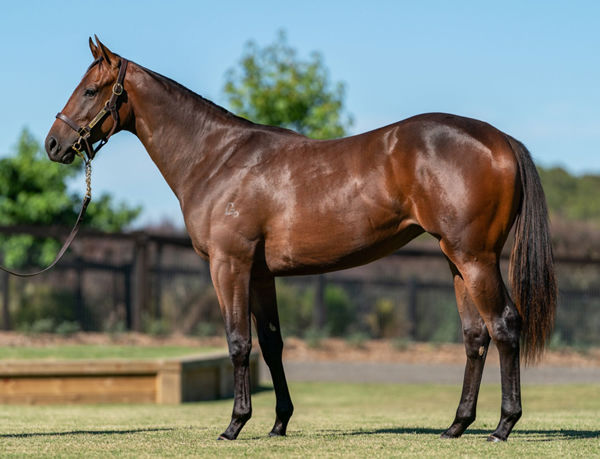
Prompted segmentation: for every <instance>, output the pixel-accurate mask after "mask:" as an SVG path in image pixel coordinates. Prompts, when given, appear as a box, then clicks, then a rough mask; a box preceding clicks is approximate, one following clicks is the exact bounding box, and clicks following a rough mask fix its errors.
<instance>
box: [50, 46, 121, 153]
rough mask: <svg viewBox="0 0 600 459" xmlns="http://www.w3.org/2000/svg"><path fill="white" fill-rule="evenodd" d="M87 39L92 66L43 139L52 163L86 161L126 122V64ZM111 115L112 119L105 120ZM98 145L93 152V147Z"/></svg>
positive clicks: (118, 57)
mask: <svg viewBox="0 0 600 459" xmlns="http://www.w3.org/2000/svg"><path fill="white" fill-rule="evenodd" d="M95 38H96V43H94V41H93V40H92V39H91V38H90V39H89V45H90V50H91V52H92V56H93V57H94V62H93V63H92V64H91V65H90V66H89V67H88V69H87V71H86V73H85V75H84V76H83V78H82V80H81V82H80V83H79V84H78V85H77V87H76V88H75V90H74V91H73V93H72V94H71V97H69V100H68V101H67V104H66V105H65V107H64V108H63V110H62V111H61V112H60V113H58V114H57V115H56V118H57V119H56V121H55V122H54V124H53V125H52V127H51V128H50V132H49V133H48V136H47V137H46V141H45V147H46V152H47V153H48V157H49V158H50V159H51V160H52V161H58V162H61V163H65V164H69V163H71V162H72V161H73V159H74V158H75V155H76V154H77V155H79V156H82V157H83V154H82V152H83V151H85V153H86V154H87V156H88V158H89V159H92V158H93V156H94V155H95V153H96V152H97V151H98V150H99V149H100V148H101V147H102V146H103V145H104V144H105V143H106V142H107V141H108V138H109V137H110V136H111V135H112V134H114V133H115V132H116V131H118V130H120V129H121V128H122V125H121V123H120V120H123V121H124V122H125V121H126V120H127V119H128V111H129V108H128V104H127V91H126V90H125V88H124V86H125V81H124V79H125V71H126V68H127V60H126V59H123V58H122V57H120V56H119V55H117V54H115V53H113V52H112V51H110V50H109V49H108V48H107V47H106V46H105V45H104V44H102V43H101V42H100V40H99V39H98V37H95ZM108 115H111V116H108ZM97 142H100V143H99V144H98V145H97V147H96V148H94V147H93V145H94V143H97Z"/></svg>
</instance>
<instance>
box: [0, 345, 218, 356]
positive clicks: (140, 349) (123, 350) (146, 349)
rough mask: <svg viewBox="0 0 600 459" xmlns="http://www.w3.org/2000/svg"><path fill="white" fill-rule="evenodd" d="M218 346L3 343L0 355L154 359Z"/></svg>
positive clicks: (211, 349)
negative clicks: (10, 344) (11, 344)
mask: <svg viewBox="0 0 600 459" xmlns="http://www.w3.org/2000/svg"><path fill="white" fill-rule="evenodd" d="M216 350H223V351H224V350H225V349H222V348H221V349H220V348H214V347H189V346H122V345H93V344H74V345H59V346H45V347H26V346H24V347H20V346H19V347H17V346H14V347H13V346H0V359H57V360H58V359H113V358H123V359H155V358H167V357H181V356H186V355H192V354H200V353H203V352H210V351H216Z"/></svg>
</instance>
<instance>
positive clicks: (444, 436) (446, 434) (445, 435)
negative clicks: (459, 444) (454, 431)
mask: <svg viewBox="0 0 600 459" xmlns="http://www.w3.org/2000/svg"><path fill="white" fill-rule="evenodd" d="M458 437H460V435H451V434H449V433H448V432H444V433H443V434H441V435H440V438H443V439H444V440H452V439H453V438H458Z"/></svg>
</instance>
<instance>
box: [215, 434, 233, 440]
mask: <svg viewBox="0 0 600 459" xmlns="http://www.w3.org/2000/svg"><path fill="white" fill-rule="evenodd" d="M217 440H227V441H231V440H233V438H228V437H226V436H225V434H224V433H222V434H221V435H219V438H217Z"/></svg>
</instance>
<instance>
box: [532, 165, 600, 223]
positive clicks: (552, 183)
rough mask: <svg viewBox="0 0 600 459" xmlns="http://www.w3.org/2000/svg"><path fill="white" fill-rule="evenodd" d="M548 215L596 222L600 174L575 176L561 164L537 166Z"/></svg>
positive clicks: (599, 209) (599, 217)
mask: <svg viewBox="0 0 600 459" xmlns="http://www.w3.org/2000/svg"><path fill="white" fill-rule="evenodd" d="M538 172H539V174H540V178H541V180H542V185H543V187H544V192H545V194H546V200H547V202H548V208H549V209H550V213H551V215H558V216H560V217H562V218H565V219H567V220H570V221H575V220H580V221H587V222H595V223H599V222H600V200H598V199H593V197H595V196H598V195H599V194H600V176H598V175H593V174H587V175H582V176H576V175H572V174H570V173H569V172H568V171H566V170H565V169H563V168H560V167H552V168H543V167H538Z"/></svg>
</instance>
